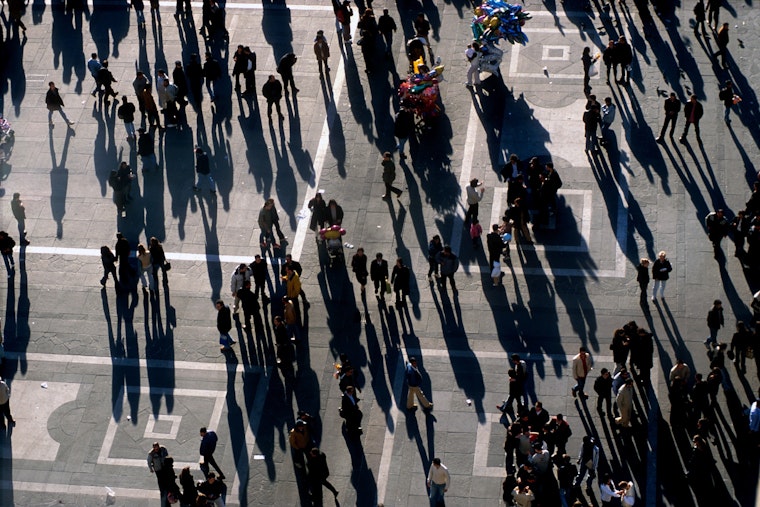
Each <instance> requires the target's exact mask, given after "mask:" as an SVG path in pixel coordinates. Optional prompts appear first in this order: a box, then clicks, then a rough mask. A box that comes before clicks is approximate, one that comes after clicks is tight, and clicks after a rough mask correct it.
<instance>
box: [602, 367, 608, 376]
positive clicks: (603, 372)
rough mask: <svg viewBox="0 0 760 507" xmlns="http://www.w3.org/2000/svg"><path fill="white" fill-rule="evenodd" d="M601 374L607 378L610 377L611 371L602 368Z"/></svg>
mask: <svg viewBox="0 0 760 507" xmlns="http://www.w3.org/2000/svg"><path fill="white" fill-rule="evenodd" d="M601 374H602V377H604V378H607V377H609V376H610V370H608V369H607V368H602V371H601Z"/></svg>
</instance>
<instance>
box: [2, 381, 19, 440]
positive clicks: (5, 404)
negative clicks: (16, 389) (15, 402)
mask: <svg viewBox="0 0 760 507" xmlns="http://www.w3.org/2000/svg"><path fill="white" fill-rule="evenodd" d="M6 420H7V421H8V424H9V425H10V426H11V428H12V427H14V426H16V420H15V419H13V416H12V415H11V388H10V387H9V386H8V384H7V383H6V382H5V380H3V379H2V378H0V431H5V421H6Z"/></svg>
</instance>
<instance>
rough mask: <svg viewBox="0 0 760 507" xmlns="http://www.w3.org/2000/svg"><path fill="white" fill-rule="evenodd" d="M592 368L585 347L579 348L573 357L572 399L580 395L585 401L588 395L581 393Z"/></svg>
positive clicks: (589, 355) (592, 362)
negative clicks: (573, 384) (573, 382)
mask: <svg viewBox="0 0 760 507" xmlns="http://www.w3.org/2000/svg"><path fill="white" fill-rule="evenodd" d="M593 367H594V361H593V360H592V359H591V354H589V352H588V350H587V349H586V347H581V348H580V349H579V351H578V353H577V354H576V355H575V356H574V357H573V363H572V368H573V378H574V379H575V386H573V388H572V393H573V398H575V397H576V396H578V395H579V394H580V396H581V398H582V399H584V400H586V399H588V395H587V394H586V393H585V392H584V391H583V388H584V387H585V385H586V377H587V376H588V374H589V372H590V371H591V370H592V369H593Z"/></svg>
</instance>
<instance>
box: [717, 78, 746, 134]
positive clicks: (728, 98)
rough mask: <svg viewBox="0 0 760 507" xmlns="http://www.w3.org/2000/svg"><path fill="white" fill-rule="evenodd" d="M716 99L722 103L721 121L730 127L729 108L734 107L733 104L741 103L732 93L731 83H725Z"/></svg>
mask: <svg viewBox="0 0 760 507" xmlns="http://www.w3.org/2000/svg"><path fill="white" fill-rule="evenodd" d="M718 98H719V99H720V100H722V101H723V108H724V109H723V121H725V122H726V125H730V124H731V118H729V116H730V115H731V108H732V107H734V104H736V103H738V102H739V101H741V98H740V97H739V96H738V95H736V94H735V93H734V85H733V83H732V82H731V81H726V83H725V84H724V85H723V88H722V89H721V90H720V93H719V94H718Z"/></svg>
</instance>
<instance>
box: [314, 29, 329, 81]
mask: <svg viewBox="0 0 760 507" xmlns="http://www.w3.org/2000/svg"><path fill="white" fill-rule="evenodd" d="M314 56H316V57H317V64H318V65H319V76H320V77H323V75H324V74H323V72H322V66H323V65H324V68H325V70H324V72H330V64H329V63H328V60H329V59H330V46H329V45H328V44H327V39H326V38H325V32H324V30H317V36H316V37H315V38H314Z"/></svg>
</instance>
